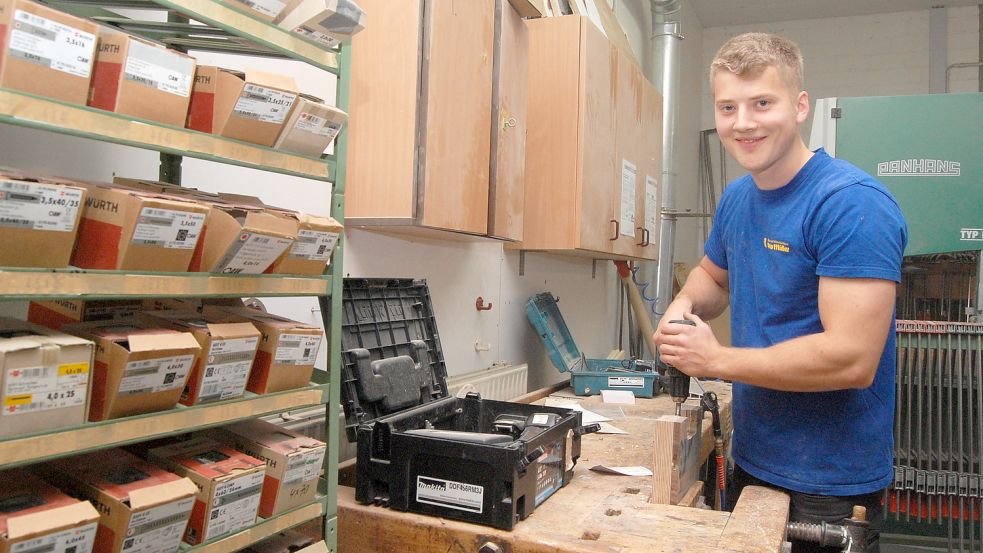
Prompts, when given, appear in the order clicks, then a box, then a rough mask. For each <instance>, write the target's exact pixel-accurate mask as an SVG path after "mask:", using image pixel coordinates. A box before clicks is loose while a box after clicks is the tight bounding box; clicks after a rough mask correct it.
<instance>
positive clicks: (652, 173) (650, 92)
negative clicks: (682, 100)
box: [639, 83, 662, 259]
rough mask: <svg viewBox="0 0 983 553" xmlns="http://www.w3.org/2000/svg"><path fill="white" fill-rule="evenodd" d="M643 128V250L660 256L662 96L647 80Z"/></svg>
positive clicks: (646, 255) (649, 256) (647, 254)
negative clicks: (644, 242) (645, 242)
mask: <svg viewBox="0 0 983 553" xmlns="http://www.w3.org/2000/svg"><path fill="white" fill-rule="evenodd" d="M642 99H643V103H642V130H643V132H644V136H645V140H644V144H645V150H644V152H643V154H644V155H643V159H644V162H643V164H644V172H643V173H644V175H642V173H640V177H639V178H640V180H639V183H640V186H642V188H643V189H644V190H645V193H644V198H645V201H644V208H643V218H642V225H641V226H643V227H645V228H646V230H648V234H647V235H646V236H645V238H647V245H645V246H644V247H643V249H642V257H644V258H646V259H658V258H659V232H660V230H661V229H660V227H661V223H662V217H661V216H660V214H659V212H660V210H661V209H662V95H661V94H659V92H658V91H657V90H656V89H655V87H654V86H652V85H651V84H649V83H646V86H645V92H644V94H643V96H642Z"/></svg>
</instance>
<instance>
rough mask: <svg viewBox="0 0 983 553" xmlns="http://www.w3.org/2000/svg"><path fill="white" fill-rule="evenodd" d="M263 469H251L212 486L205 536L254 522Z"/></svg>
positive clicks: (235, 529)
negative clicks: (213, 491)
mask: <svg viewBox="0 0 983 553" xmlns="http://www.w3.org/2000/svg"><path fill="white" fill-rule="evenodd" d="M265 476H266V472H265V471H262V470H260V471H256V472H251V473H249V474H247V475H245V476H240V477H239V478H235V479H233V480H229V481H228V482H222V483H221V484H219V485H218V486H216V487H215V495H213V496H212V510H211V512H210V513H209V514H208V522H207V524H206V526H205V539H206V540H210V539H212V538H215V537H218V536H221V535H222V534H228V533H231V532H238V531H239V530H242V529H243V528H246V527H247V526H252V524H253V523H254V522H256V511H257V510H258V509H259V495H260V492H261V491H262V490H263V478H264V477H265Z"/></svg>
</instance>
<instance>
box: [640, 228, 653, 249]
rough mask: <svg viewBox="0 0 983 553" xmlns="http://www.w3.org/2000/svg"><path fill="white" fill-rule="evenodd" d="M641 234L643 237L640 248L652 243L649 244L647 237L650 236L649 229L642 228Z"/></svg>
mask: <svg viewBox="0 0 983 553" xmlns="http://www.w3.org/2000/svg"><path fill="white" fill-rule="evenodd" d="M642 233H643V234H642V236H643V237H644V238H642V246H643V247H645V246H648V245H649V244H651V243H652V242H649V236H650V233H649V229H647V228H643V229H642Z"/></svg>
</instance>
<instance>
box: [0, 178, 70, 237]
mask: <svg viewBox="0 0 983 553" xmlns="http://www.w3.org/2000/svg"><path fill="white" fill-rule="evenodd" d="M81 205H82V191H81V190H79V189H78V188H66V187H62V186H51V185H47V184H40V183H35V182H24V181H12V180H3V181H0V227H12V228H25V229H34V230H54V231H58V232H71V231H72V230H73V229H74V228H75V221H76V220H77V219H78V210H79V207H80V206H81Z"/></svg>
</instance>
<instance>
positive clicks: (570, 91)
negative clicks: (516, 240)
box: [522, 17, 580, 250]
mask: <svg viewBox="0 0 983 553" xmlns="http://www.w3.org/2000/svg"><path fill="white" fill-rule="evenodd" d="M526 26H527V28H528V30H529V92H528V93H529V112H528V121H529V125H528V131H527V134H526V160H525V176H526V183H525V184H526V192H525V212H524V215H523V217H524V221H523V230H522V247H523V248H525V249H533V250H536V249H571V248H574V247H576V244H577V236H578V234H579V230H578V227H577V225H578V214H577V210H578V209H579V208H580V204H579V201H578V198H577V190H576V186H575V185H574V184H573V183H575V182H576V181H577V179H578V176H577V175H578V174H579V169H578V167H579V162H578V161H577V155H578V150H577V125H578V123H577V121H578V120H579V117H580V115H579V113H580V110H579V102H580V95H579V86H580V84H579V83H580V18H577V17H556V18H549V17H548V18H543V19H534V20H530V21H527V22H526Z"/></svg>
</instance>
